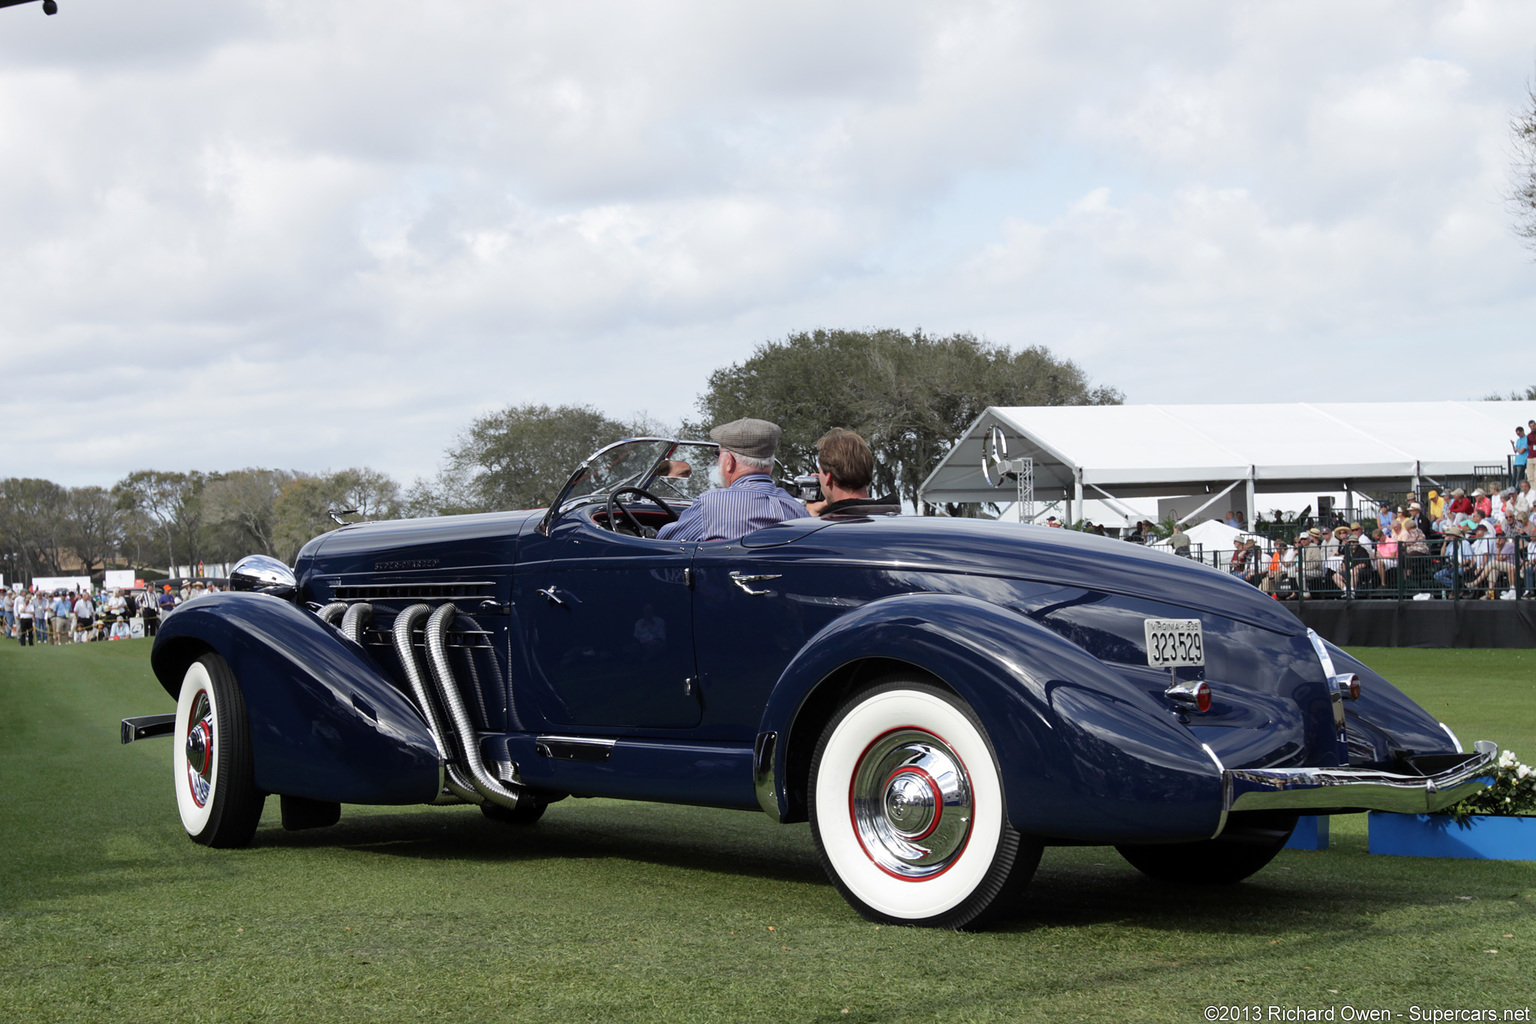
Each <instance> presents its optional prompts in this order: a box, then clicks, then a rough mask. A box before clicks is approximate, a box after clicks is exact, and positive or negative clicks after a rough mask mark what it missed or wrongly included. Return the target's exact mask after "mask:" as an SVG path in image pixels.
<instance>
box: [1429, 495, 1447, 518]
mask: <svg viewBox="0 0 1536 1024" xmlns="http://www.w3.org/2000/svg"><path fill="white" fill-rule="evenodd" d="M1443 515H1445V499H1444V498H1442V497H1440V492H1439V491H1430V492H1429V518H1430V519H1432V520H1434V519H1439V518H1440V517H1441V516H1443Z"/></svg>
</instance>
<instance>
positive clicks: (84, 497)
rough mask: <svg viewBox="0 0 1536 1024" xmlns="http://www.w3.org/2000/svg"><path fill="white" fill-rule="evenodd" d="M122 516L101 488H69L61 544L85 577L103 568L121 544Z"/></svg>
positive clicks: (123, 516)
mask: <svg viewBox="0 0 1536 1024" xmlns="http://www.w3.org/2000/svg"><path fill="white" fill-rule="evenodd" d="M125 519H126V516H125V514H124V513H123V511H122V510H121V509H119V508H118V507H117V502H116V501H114V500H113V498H112V495H111V494H110V493H108V491H107V489H106V488H105V487H72V488H70V490H69V495H68V497H67V498H66V499H65V503H64V540H65V542H66V543H67V544H68V546H69V547H70V548H71V549H73V550H74V552H75V556H76V557H77V558H78V559H79V560H80V565H81V568H82V569H83V571H84V574H85V575H93V574H95V573H96V571H97V570H98V569H104V568H106V564H107V559H108V557H110V556H111V555H113V554H116V553H117V550H118V548H119V547H120V546H121V544H122V540H123V523H124V520H125Z"/></svg>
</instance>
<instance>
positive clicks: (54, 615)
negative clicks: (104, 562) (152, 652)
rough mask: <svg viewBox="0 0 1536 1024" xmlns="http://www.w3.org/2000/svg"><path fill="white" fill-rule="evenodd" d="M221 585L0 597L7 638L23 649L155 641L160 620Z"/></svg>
mask: <svg viewBox="0 0 1536 1024" xmlns="http://www.w3.org/2000/svg"><path fill="white" fill-rule="evenodd" d="M219 589H220V588H219V586H218V585H217V584H215V583H212V582H209V583H204V582H202V581H180V582H179V586H178V585H174V584H170V583H162V584H155V585H151V586H149V587H146V588H144V589H142V590H123V589H121V588H113V589H111V590H108V589H106V588H103V587H91V588H84V589H77V590H53V591H38V590H35V589H34V590H12V591H9V592H6V593H5V594H4V595H3V597H0V606H3V607H0V612H3V614H4V629H5V635H6V637H8V638H10V639H13V640H15V641H16V642H18V643H20V644H21V645H22V646H23V647H28V646H36V645H38V644H53V645H58V644H67V643H89V642H91V641H96V640H125V639H128V638H130V637H138V636H154V635H155V632H156V630H157V629H158V628H159V625H160V621H161V620H162V619H164V618H165V617H166V616H167V615H170V614H171V613H172V612H174V611H175V610H176V609H177V608H179V607H181V605H183V604H185V603H186V602H188V601H193V600H196V599H197V598H199V597H203V596H204V595H207V594H213V593H217V592H218V591H219Z"/></svg>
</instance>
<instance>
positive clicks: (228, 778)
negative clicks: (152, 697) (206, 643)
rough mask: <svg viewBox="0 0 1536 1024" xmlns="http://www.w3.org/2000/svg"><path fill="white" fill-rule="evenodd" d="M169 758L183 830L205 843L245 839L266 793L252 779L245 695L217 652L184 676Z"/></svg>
mask: <svg viewBox="0 0 1536 1024" xmlns="http://www.w3.org/2000/svg"><path fill="white" fill-rule="evenodd" d="M171 763H172V774H173V776H174V779H173V781H174V784H175V786H176V809H177V811H178V812H179V813H180V814H181V824H182V826H183V827H184V828H185V829H186V830H187V835H189V836H191V837H192V839H193V840H194V841H196V842H199V843H202V844H203V845H204V846H221V847H231V846H245V845H246V844H248V843H249V842H250V841H251V837H252V836H254V835H255V834H256V824H257V822H259V821H260V820H261V807H262V804H263V803H264V802H265V794H263V793H261V792H259V791H258V790H257V789H256V784H255V782H254V770H253V767H252V763H251V736H250V727H249V725H248V724H247V720H246V714H245V700H244V698H243V697H242V696H241V695H240V687H239V684H237V683H236V682H235V674H234V673H233V672H231V671H230V668H229V665H228V664H226V663H225V661H224V659H223V658H221V657H219V656H218V655H217V654H212V653H209V654H205V655H203V656H202V657H201V658H199V659H197V660H196V661H194V662H193V663H192V664H191V665H189V666H188V667H187V672H186V675H184V676H183V677H182V680H181V694H180V696H178V697H177V699H176V732H175V733H174V734H173V736H172V751H171Z"/></svg>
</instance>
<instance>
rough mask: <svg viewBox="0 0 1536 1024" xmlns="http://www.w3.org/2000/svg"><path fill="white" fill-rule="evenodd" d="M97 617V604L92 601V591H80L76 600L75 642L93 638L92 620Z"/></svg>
mask: <svg viewBox="0 0 1536 1024" xmlns="http://www.w3.org/2000/svg"><path fill="white" fill-rule="evenodd" d="M95 618H96V605H95V604H94V603H92V601H91V592H90V591H88V590H82V591H80V596H79V597H78V598H77V599H76V600H75V642H76V643H80V642H82V641H85V640H89V639H90V638H91V622H92V621H93V620H94V619H95Z"/></svg>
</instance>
